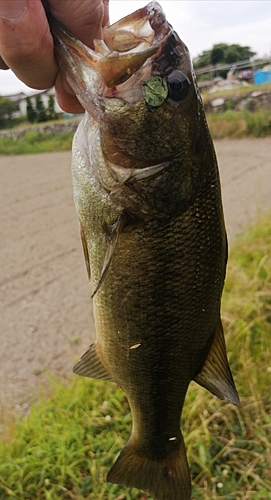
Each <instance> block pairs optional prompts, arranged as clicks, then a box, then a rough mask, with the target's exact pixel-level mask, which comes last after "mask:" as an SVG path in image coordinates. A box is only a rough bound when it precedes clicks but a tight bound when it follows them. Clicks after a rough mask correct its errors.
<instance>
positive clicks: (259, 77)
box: [254, 69, 271, 85]
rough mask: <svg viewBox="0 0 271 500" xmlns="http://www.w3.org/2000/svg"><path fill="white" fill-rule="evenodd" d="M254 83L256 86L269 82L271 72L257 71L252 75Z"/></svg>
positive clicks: (270, 80)
mask: <svg viewBox="0 0 271 500" xmlns="http://www.w3.org/2000/svg"><path fill="white" fill-rule="evenodd" d="M254 81H255V84H256V85H263V84H264V83H269V82H271V70H267V71H264V70H263V69H258V70H257V71H255V73H254Z"/></svg>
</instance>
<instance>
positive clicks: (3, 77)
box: [0, 0, 271, 95]
mask: <svg viewBox="0 0 271 500" xmlns="http://www.w3.org/2000/svg"><path fill="white" fill-rule="evenodd" d="M147 3H148V1H147V0H122V1H119V0H110V20H111V23H113V22H115V21H117V20H119V19H120V18H122V17H124V16H125V15H128V14H130V13H132V12H133V11H135V10H137V9H139V8H140V7H143V6H144V5H146V4H147ZM159 3H160V5H161V6H162V7H163V10H164V11H165V14H166V17H167V20H168V21H169V22H170V24H172V26H173V28H174V29H175V31H177V33H178V34H179V36H180V38H181V39H182V40H183V41H184V42H185V43H186V45H187V46H188V48H189V50H190V54H191V56H192V58H194V57H196V56H198V55H199V54H200V53H201V52H203V51H204V50H209V49H211V48H212V46H213V45H214V44H216V43H220V42H224V43H228V44H231V43H237V44H239V45H248V46H249V47H251V49H252V50H253V51H254V52H256V53H257V55H258V56H260V57H262V56H264V55H268V56H271V29H270V26H271V1H268V0H255V1H254V0H187V1H186V0H184V1H181V0H160V2H159ZM17 92H25V93H31V92H33V90H32V89H29V88H28V87H26V85H24V84H23V83H22V82H20V81H19V80H18V79H17V78H16V77H15V75H14V74H13V73H12V72H11V71H10V70H8V71H3V70H0V95H10V94H13V93H17Z"/></svg>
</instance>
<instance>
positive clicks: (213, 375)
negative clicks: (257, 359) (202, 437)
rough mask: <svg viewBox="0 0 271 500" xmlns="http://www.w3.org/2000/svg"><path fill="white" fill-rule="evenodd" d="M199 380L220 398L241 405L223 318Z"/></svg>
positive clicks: (197, 378)
mask: <svg viewBox="0 0 271 500" xmlns="http://www.w3.org/2000/svg"><path fill="white" fill-rule="evenodd" d="M194 380H195V382H197V383H198V384H199V385H201V386H202V387H205V389H208V391H210V392H211V393H212V394H214V395H215V396H217V397H218V398H219V399H222V400H227V401H229V402H230V403H233V404H235V405H237V406H240V401H239V397H238V393H237V390H236V388H235V384H234V381H233V378H232V374H231V370H230V367H229V363H228V359H227V353H226V344H225V339H224V332H223V326H222V323H221V320H219V324H218V326H217V328H216V332H215V336H214V340H213V343H212V346H211V349H210V351H209V353H208V356H207V358H206V359H205V362H204V365H203V367H202V369H201V371H200V372H199V374H198V375H197V376H196V377H194Z"/></svg>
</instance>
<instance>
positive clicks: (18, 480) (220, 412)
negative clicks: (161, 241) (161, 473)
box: [0, 217, 271, 500]
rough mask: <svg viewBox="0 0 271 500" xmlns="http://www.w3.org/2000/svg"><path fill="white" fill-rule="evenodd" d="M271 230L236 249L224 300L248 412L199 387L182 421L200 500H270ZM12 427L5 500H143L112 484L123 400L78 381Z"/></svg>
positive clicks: (127, 419) (6, 448)
mask: <svg viewBox="0 0 271 500" xmlns="http://www.w3.org/2000/svg"><path fill="white" fill-rule="evenodd" d="M270 289H271V222H270V217H269V218H267V219H266V220H264V221H263V222H262V223H260V224H258V225H257V226H255V227H252V228H251V229H250V230H248V232H247V233H246V234H245V235H244V236H242V237H241V238H240V239H239V240H237V242H236V245H235V248H234V249H233V250H232V252H231V255H230V259H229V265H228V274H227V280H226V285H225V291H224V295H223V304H222V312H223V316H222V319H223V323H224V326H225V331H226V338H227V349H228V354H229V360H230V365H231V368H232V371H233V374H234V377H235V382H236V386H237V389H238V391H239V394H240V399H241V407H240V408H237V407H235V406H233V405H231V404H226V403H222V402H221V401H219V400H218V399H216V398H215V397H212V396H211V395H210V394H209V393H208V392H207V391H206V390H204V389H202V388H200V387H199V386H197V385H196V384H194V383H192V384H191V387H190V389H189V392H188V395H187V398H186V402H185V407H184V411H183V416H182V422H183V424H182V426H183V433H184V437H185V442H186V446H187V454H188V460H189V464H190V468H191V474H192V479H193V495H192V498H193V500H210V499H211V500H216V499H224V500H266V499H267V498H271V393H270V377H271V344H270V337H271V295H270ZM51 382H52V395H51V396H50V397H49V398H48V397H47V398H45V397H44V398H42V397H41V399H40V401H39V402H37V403H36V404H34V405H33V406H32V407H31V409H30V413H29V415H28V417H27V418H23V417H22V418H20V419H19V421H17V422H16V423H15V420H14V419H13V420H11V419H10V417H9V418H8V417H7V416H6V419H5V421H4V416H5V412H4V411H2V412H1V417H0V418H2V433H1V439H0V499H1V500H2V499H3V500H4V499H8V498H14V499H18V500H24V499H25V500H32V499H33V500H38V499H40V500H58V499H63V500H66V499H73V500H82V499H84V498H87V499H89V500H136V499H137V500H143V499H144V500H145V499H149V498H150V497H149V496H146V497H145V496H144V495H143V493H142V492H139V491H138V490H136V489H132V490H128V489H125V488H122V487H120V486H117V485H111V484H109V483H106V482H105V477H106V473H107V471H108V470H109V468H110V466H111V465H112V464H113V462H114V460H115V459H116V456H117V454H118V453H119V451H120V450H121V448H122V447H123V445H124V443H125V442H126V440H127V439H128V437H129V433H130V429H131V416H130V412H129V409H128V404H127V401H126V398H125V396H124V394H123V393H122V391H120V390H119V389H117V388H116V387H115V386H114V385H112V384H111V383H109V382H102V381H95V380H87V379H83V378H80V377H76V376H74V377H73V378H72V380H71V382H70V383H66V384H59V383H57V382H56V381H55V380H51Z"/></svg>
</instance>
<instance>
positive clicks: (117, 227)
mask: <svg viewBox="0 0 271 500" xmlns="http://www.w3.org/2000/svg"><path fill="white" fill-rule="evenodd" d="M126 222H127V218H126V215H125V214H121V215H120V216H119V217H118V220H117V222H116V223H115V224H114V225H113V226H112V227H111V228H110V229H109V228H106V230H107V233H108V234H107V237H108V246H107V250H106V254H105V258H104V264H103V268H102V271H101V275H100V278H99V281H98V283H97V285H96V287H95V290H94V292H93V294H92V296H91V298H92V299H93V297H94V295H96V293H97V292H98V290H99V288H100V286H101V284H102V282H103V280H104V278H105V276H106V273H107V271H108V269H109V266H110V262H111V260H112V257H113V253H114V251H115V248H116V244H117V242H118V239H119V235H120V233H121V231H122V229H123V228H124V226H125V225H126Z"/></svg>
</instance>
